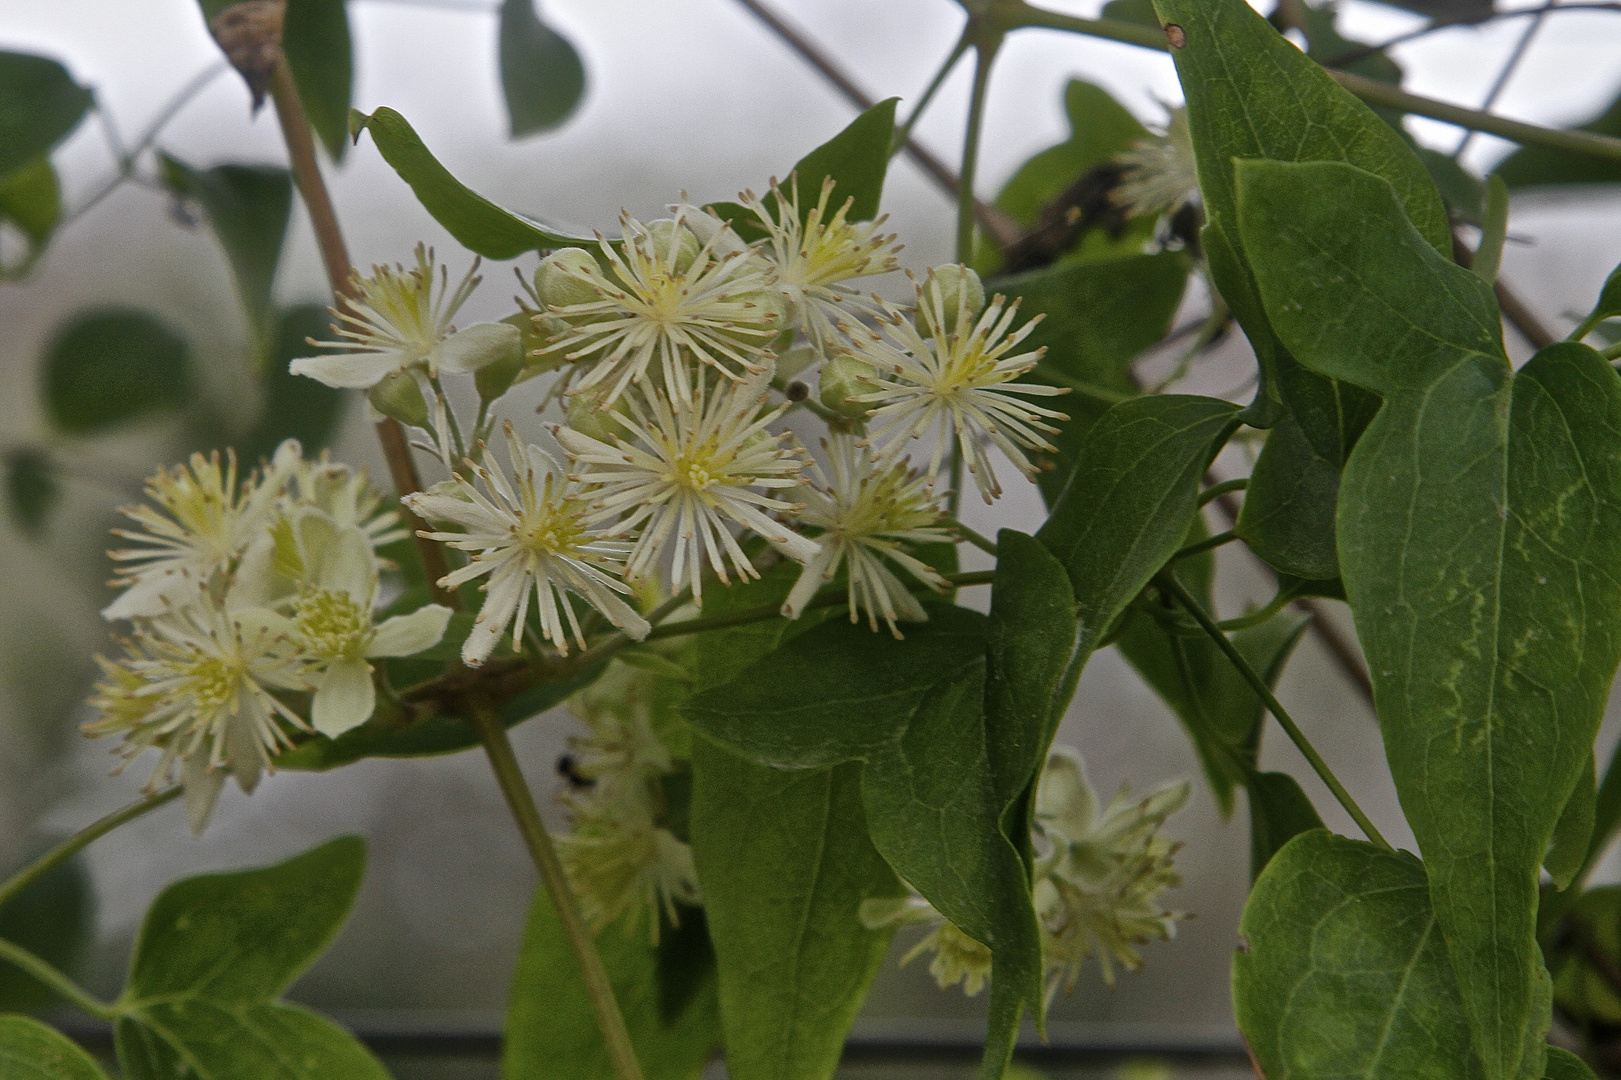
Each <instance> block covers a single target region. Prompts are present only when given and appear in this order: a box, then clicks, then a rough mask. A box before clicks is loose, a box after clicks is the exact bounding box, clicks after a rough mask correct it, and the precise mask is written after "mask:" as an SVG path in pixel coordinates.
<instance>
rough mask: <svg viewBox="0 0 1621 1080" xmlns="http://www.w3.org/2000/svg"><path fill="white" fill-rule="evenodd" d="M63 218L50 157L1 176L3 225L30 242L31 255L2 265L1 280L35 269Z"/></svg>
mask: <svg viewBox="0 0 1621 1080" xmlns="http://www.w3.org/2000/svg"><path fill="white" fill-rule="evenodd" d="M61 219H62V188H61V185H60V184H59V183H57V179H56V169H55V168H53V167H52V166H51V162H50V159H49V158H43V157H42V158H36V159H35V160H33V161H31V162H29V163H28V164H26V165H24V166H22V167H21V168H20V169H17V170H16V171H14V172H12V173H11V175H9V176H5V177H0V222H5V221H9V222H11V223H12V224H13V225H15V226H16V227H17V229H18V231H19V232H21V233H22V234H23V236H24V237H25V238H26V239H27V241H28V252H27V254H25V255H24V256H23V257H22V258H21V259H19V260H17V261H16V262H15V263H13V264H12V265H10V266H0V281H3V280H5V279H7V278H15V277H21V276H22V275H24V274H26V273H27V272H28V271H29V270H31V269H32V268H33V266H34V263H35V262H36V261H38V259H39V257H40V255H42V254H43V253H44V251H45V245H46V243H47V242H48V241H49V240H50V238H51V233H53V232H55V231H56V223H57V222H58V221H60V220H61Z"/></svg>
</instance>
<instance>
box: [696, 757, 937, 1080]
mask: <svg viewBox="0 0 1621 1080" xmlns="http://www.w3.org/2000/svg"><path fill="white" fill-rule="evenodd" d="M692 845H693V849H692V850H693V858H694V859H695V860H696V862H697V866H698V877H699V881H700V883H701V884H702V887H703V893H704V911H705V914H706V915H707V917H708V920H709V932H710V936H711V938H712V939H713V940H714V943H715V954H716V957H717V959H718V961H719V965H720V1003H721V1016H722V1019H723V1021H724V1024H725V1031H726V1068H727V1073H728V1075H730V1076H732V1077H735V1078H736V1080H800V1078H804V1080H815V1078H821V1077H827V1076H830V1075H832V1073H833V1070H834V1067H835V1066H836V1065H837V1064H838V1062H839V1057H840V1055H841V1054H842V1052H843V1050H844V1040H845V1036H846V1035H847V1034H848V1032H849V1029H850V1025H851V1023H853V1022H854V1020H855V1016H856V1012H857V1011H858V1010H859V1009H860V1008H861V1003H862V1000H863V999H864V998H865V997H866V995H867V988H868V987H869V986H870V985H871V984H872V980H873V977H874V976H875V975H876V974H877V973H878V969H879V967H880V966H881V965H882V963H883V960H884V957H885V956H886V955H887V953H888V950H889V942H890V938H891V937H893V936H894V931H893V930H892V929H889V930H868V929H867V928H866V927H865V926H863V925H862V923H861V919H860V918H859V911H860V907H861V902H862V901H863V900H866V899H869V898H872V897H880V896H898V895H904V894H905V891H906V890H905V888H904V887H903V886H902V885H901V883H900V882H899V880H897V879H896V877H895V872H894V871H893V870H891V869H890V868H889V864H888V863H886V862H885V861H884V859H883V856H881V855H879V854H878V851H877V849H875V848H874V847H873V845H872V841H871V840H870V839H869V838H868V836H867V821H866V812H865V811H864V810H863V809H862V801H861V766H860V765H858V764H856V763H854V762H850V763H847V764H844V765H837V766H833V767H831V768H827V769H798V770H793V771H787V770H782V769H773V768H769V767H767V766H764V765H756V764H754V763H753V762H751V761H748V760H746V759H744V758H742V757H739V756H738V755H736V754H733V753H731V752H730V751H728V750H726V749H724V748H722V747H721V746H719V745H718V744H716V743H713V742H711V741H710V740H708V739H703V738H700V739H698V740H696V742H695V743H694V746H693V804H692Z"/></svg>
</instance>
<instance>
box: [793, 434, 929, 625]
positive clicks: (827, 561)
mask: <svg viewBox="0 0 1621 1080" xmlns="http://www.w3.org/2000/svg"><path fill="white" fill-rule="evenodd" d="M823 446H825V447H826V448H827V452H828V459H829V462H828V464H829V467H830V468H831V469H832V472H833V482H832V483H831V484H829V483H828V481H827V477H826V476H825V475H824V474H823V473H822V470H821V469H820V468H818V467H817V466H816V465H815V464H812V466H811V468H812V471H813V473H814V474H815V477H816V483H814V484H807V485H806V486H804V487H802V488H800V489H799V490H798V492H796V497H797V498H799V499H800V500H801V502H802V503H803V509H801V510H800V512H799V515H798V520H799V522H800V523H801V524H804V525H810V526H814V527H816V528H819V529H821V530H822V534H821V535H820V536H818V537H816V543H817V547H818V550H817V553H816V555H815V557H814V558H812V559H811V560H810V561H809V562H807V563H806V564H805V568H804V569H803V570H802V571H800V574H799V580H798V581H797V582H796V583H795V584H794V587H793V590H792V591H791V592H789V594H788V599H787V601H786V602H785V603H784V604H783V605H782V613H783V614H784V615H786V616H787V617H788V618H790V619H797V618H799V616H800V614H801V613H802V612H803V611H804V609H805V605H806V604H807V603H809V602H810V599H811V597H813V596H815V595H816V591H817V590H818V589H820V588H821V587H822V586H823V585H824V584H826V583H827V582H829V581H832V580H833V578H834V576H835V575H837V574H838V572H839V567H840V566H847V567H848V570H847V574H848V580H849V603H850V621H851V622H855V621H856V619H857V613H858V612H865V613H866V615H867V623H868V625H869V626H871V627H872V628H873V629H874V630H877V629H878V617H879V616H880V615H882V616H883V618H884V622H885V623H887V624H888V626H889V630H890V633H892V634H894V635H895V636H896V637H897V638H898V637H900V636H901V632H900V630H899V629H897V628H896V626H895V623H896V621H897V620H899V621H901V622H924V621H926V620H927V619H928V614H927V613H926V612H925V611H924V610H923V605H922V604H920V603H918V601H917V597H915V596H913V595H912V593H911V591H910V590H908V589H907V587H906V585H905V584H904V583H902V581H901V580H900V579H899V578H898V577H896V576H895V574H894V572H893V571H891V570H890V569H889V567H888V566H886V565H885V560H886V559H888V560H890V561H892V562H894V563H895V564H896V565H898V566H900V567H901V568H902V569H904V570H905V571H907V573H909V574H911V575H912V576H913V577H914V578H916V579H917V580H919V581H921V582H923V583H924V584H926V585H928V586H930V587H931V588H934V589H940V588H944V587H945V584H946V582H945V579H944V578H942V577H941V576H940V575H939V574H938V573H936V572H935V570H934V568H933V567H931V566H929V565H928V564H927V563H925V562H922V561H921V560H919V559H917V558H915V557H914V556H912V555H909V554H907V552H906V551H905V549H904V547H903V544H906V543H914V544H932V543H940V542H943V541H949V540H950V539H951V533H950V532H948V531H947V530H946V529H943V528H940V527H937V526H936V524H935V523H936V522H938V521H939V520H940V512H939V511H938V510H937V509H935V507H934V501H933V499H932V497H931V496H930V493H929V490H928V484H927V482H926V481H925V480H924V478H923V477H922V476H920V475H918V474H916V473H913V472H910V471H908V469H907V467H906V464H905V463H904V462H898V463H896V464H894V465H889V466H885V467H883V468H874V467H873V464H872V457H871V455H869V454H868V453H866V452H865V451H864V450H862V449H861V448H860V447H859V445H858V444H857V440H856V438H855V436H853V435H847V434H835V435H834V436H833V437H832V440H831V441H830V442H827V441H824V442H823Z"/></svg>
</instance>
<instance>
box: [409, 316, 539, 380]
mask: <svg viewBox="0 0 1621 1080" xmlns="http://www.w3.org/2000/svg"><path fill="white" fill-rule="evenodd" d="M521 340H522V335H521V334H520V333H519V331H518V328H517V327H516V326H513V325H512V324H510V323H498V322H486V323H475V324H474V325H472V326H469V327H468V328H467V329H466V330H462V331H460V332H458V333H455V334H451V335H450V336H449V337H447V338H446V339H445V340H443V341H441V342H440V343H439V347H438V348H436V349H434V350H433V352H432V353H430V354H429V356H428V362H429V364H430V365H432V364H436V365H437V366H438V368H439V370H440V371H449V372H454V373H458V374H463V375H465V374H468V373H470V372H474V371H477V370H479V369H480V368H483V367H488V366H489V365H490V364H493V363H495V362H496V361H498V360H505V359H507V358H508V357H512V356H517V355H518V351H519V349H520V348H521V345H520V344H519V342H520V341H521Z"/></svg>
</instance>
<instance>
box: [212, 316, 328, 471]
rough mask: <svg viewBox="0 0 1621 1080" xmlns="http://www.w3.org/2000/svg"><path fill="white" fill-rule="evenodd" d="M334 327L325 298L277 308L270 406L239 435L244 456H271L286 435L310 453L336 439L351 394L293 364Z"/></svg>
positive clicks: (267, 394) (268, 375)
mask: <svg viewBox="0 0 1621 1080" xmlns="http://www.w3.org/2000/svg"><path fill="white" fill-rule="evenodd" d="M331 333H332V315H331V313H330V312H328V311H327V309H326V308H324V307H322V306H321V305H319V304H300V305H298V306H297V307H293V308H286V309H284V310H281V311H278V312H276V313H275V330H274V335H273V337H272V338H271V341H270V350H269V356H268V363H267V364H266V366H265V369H264V373H263V375H262V376H261V381H260V386H261V387H262V388H263V390H264V407H263V409H261V410H260V413H259V422H258V423H257V424H255V425H254V426H253V429H252V430H251V431H249V432H248V434H247V435H245V436H244V437H242V438H241V439H239V440H238V441H237V444H236V449H237V458H238V460H240V461H244V462H256V461H259V460H260V459H261V458H268V457H270V455H271V454H273V453H275V450H276V447H278V446H280V445H281V443H282V440H283V439H297V440H298V441H299V443H300V444H302V445H303V447H304V453H305V454H306V455H314V454H316V453H318V452H319V451H321V450H323V449H325V448H327V447H328V446H330V445H331V442H332V439H333V438H334V437H335V436H336V435H337V432H338V424H339V423H340V422H341V421H342V420H343V415H344V412H345V411H346V410H347V408H348V405H349V401H350V400H351V395H349V394H346V393H345V392H344V391H342V390H335V389H333V388H332V387H330V386H323V385H322V384H321V383H318V382H316V381H315V380H314V379H306V378H304V377H303V376H301V375H294V374H293V373H292V372H290V371H288V370H287V365H288V364H289V363H290V362H292V361H293V360H294V359H295V358H297V357H300V356H308V355H310V352H311V349H310V345H309V342H308V340H307V339H309V338H326V337H330V336H331Z"/></svg>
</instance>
